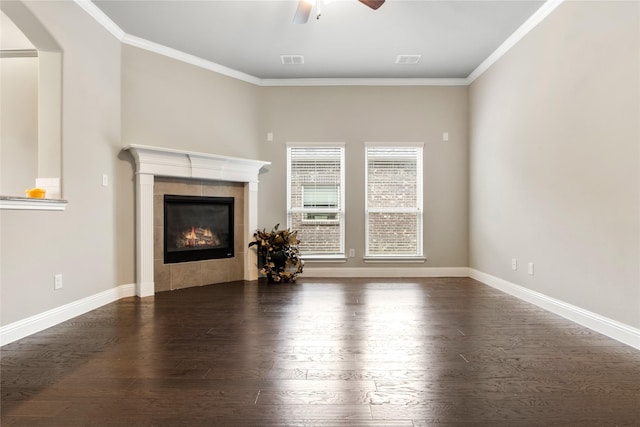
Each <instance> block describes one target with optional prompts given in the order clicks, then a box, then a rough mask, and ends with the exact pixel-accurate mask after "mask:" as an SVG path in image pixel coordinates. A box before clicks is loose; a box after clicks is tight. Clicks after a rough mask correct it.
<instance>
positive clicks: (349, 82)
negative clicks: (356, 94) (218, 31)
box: [260, 78, 469, 86]
mask: <svg viewBox="0 0 640 427" xmlns="http://www.w3.org/2000/svg"><path fill="white" fill-rule="evenodd" d="M468 84H469V81H468V80H467V79H466V78H460V79H455V78H451V79H444V78H442V79H441V78H326V79H321V78H315V79H313V78H310V79H262V80H261V81H260V86H467V85H468Z"/></svg>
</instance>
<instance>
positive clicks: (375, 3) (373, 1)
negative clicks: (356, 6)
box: [358, 0, 384, 10]
mask: <svg viewBox="0 0 640 427" xmlns="http://www.w3.org/2000/svg"><path fill="white" fill-rule="evenodd" d="M358 1H359V2H360V3H362V4H364V5H367V6H369V7H370V8H371V9H373V10H376V9H377V8H379V7H380V6H382V4H383V3H384V0H358Z"/></svg>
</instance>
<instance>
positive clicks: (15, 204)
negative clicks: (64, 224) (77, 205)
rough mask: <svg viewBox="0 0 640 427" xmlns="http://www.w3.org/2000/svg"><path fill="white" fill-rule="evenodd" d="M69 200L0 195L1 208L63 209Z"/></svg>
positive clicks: (23, 209) (25, 209) (29, 209)
mask: <svg viewBox="0 0 640 427" xmlns="http://www.w3.org/2000/svg"><path fill="white" fill-rule="evenodd" d="M67 204H68V202H67V201H66V200H61V199H31V198H28V197H10V196H0V209H1V210H5V209H6V210H22V211H63V210H65V209H66V207H67Z"/></svg>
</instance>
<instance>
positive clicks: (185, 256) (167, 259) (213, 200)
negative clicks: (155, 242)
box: [163, 194, 235, 264]
mask: <svg viewBox="0 0 640 427" xmlns="http://www.w3.org/2000/svg"><path fill="white" fill-rule="evenodd" d="M169 204H190V205H194V204H195V205H198V204H203V205H212V204H213V205H218V206H226V207H227V209H228V222H229V223H228V225H227V230H228V231H229V236H228V244H229V246H228V247H221V248H205V249H199V248H193V249H188V250H181V251H170V250H169V248H168V246H169V245H168V243H167V242H168V240H169V239H168V233H169V229H168V222H169V221H167V210H168V206H169ZM163 221H164V243H163V245H164V263H165V264H173V263H180V262H189V261H203V260H208V259H222V258H233V257H234V246H235V239H234V198H233V197H208V196H183V195H174V194H165V195H164V220H163Z"/></svg>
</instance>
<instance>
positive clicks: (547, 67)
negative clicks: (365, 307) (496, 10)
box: [470, 2, 640, 327]
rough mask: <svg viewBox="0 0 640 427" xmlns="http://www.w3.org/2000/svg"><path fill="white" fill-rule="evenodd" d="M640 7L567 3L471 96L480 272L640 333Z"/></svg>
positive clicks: (474, 262) (473, 215)
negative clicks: (529, 271)
mask: <svg viewBox="0 0 640 427" xmlns="http://www.w3.org/2000/svg"><path fill="white" fill-rule="evenodd" d="M639 8H640V3H638V2H565V3H563V4H562V5H561V6H560V7H559V8H558V9H557V10H556V11H555V12H554V13H552V14H551V15H550V16H549V17H548V18H547V19H546V20H545V21H544V22H542V23H541V24H540V25H539V26H538V27H537V28H536V29H535V30H534V31H533V32H531V33H530V34H529V35H527V36H526V37H525V38H524V39H523V40H522V41H521V42H520V43H519V44H518V45H516V46H515V48H514V49H512V50H511V51H510V52H509V53H508V54H507V55H506V56H504V57H503V58H502V59H501V60H500V61H499V62H498V63H496V64H495V65H494V66H493V67H492V68H491V69H490V70H489V71H488V72H486V73H485V74H484V75H482V77H480V78H479V79H478V80H477V81H476V82H475V83H473V85H472V86H471V91H470V114H471V122H470V123H471V126H470V147H471V151H470V152H471V154H470V159H471V160H470V170H471V198H470V252H471V264H470V265H471V267H473V268H475V269H477V270H480V271H482V272H485V273H488V274H491V275H494V276H497V277H499V278H502V279H505V280H508V281H510V282H512V283H516V284H519V285H522V286H525V287H527V288H529V289H531V290H534V291H537V292H540V293H543V294H545V295H548V296H550V297H553V298H557V299H559V300H561V301H565V302H567V303H570V304H574V305H577V306H579V307H582V308H584V309H587V310H590V311H592V312H595V313H597V314H600V315H603V316H606V317H609V318H612V319H615V320H618V321H620V322H623V323H626V324H628V325H631V326H634V327H638V326H640V200H639V199H640V175H639V174H640V151H639V144H640V142H639V141H640V134H639V127H638V126H639V120H640V105H639V102H640V84H639V81H640V66H639V57H640V29H639V17H640V16H639V13H640V12H639ZM511 258H517V259H518V261H519V268H518V270H517V271H512V270H511ZM528 262H534V263H535V270H534V273H535V274H534V275H533V276H530V275H528V274H527V267H526V264H527V263H528Z"/></svg>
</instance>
